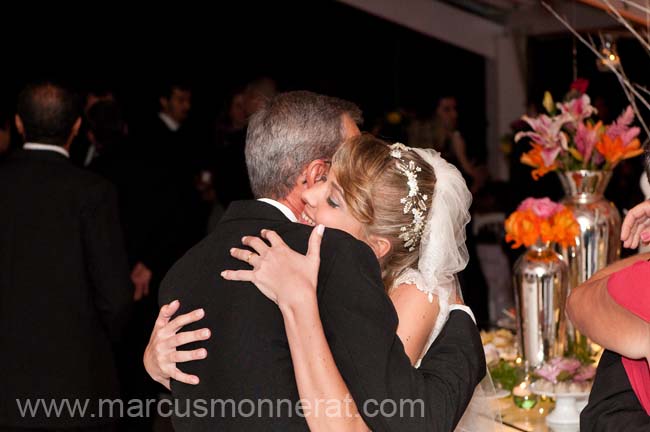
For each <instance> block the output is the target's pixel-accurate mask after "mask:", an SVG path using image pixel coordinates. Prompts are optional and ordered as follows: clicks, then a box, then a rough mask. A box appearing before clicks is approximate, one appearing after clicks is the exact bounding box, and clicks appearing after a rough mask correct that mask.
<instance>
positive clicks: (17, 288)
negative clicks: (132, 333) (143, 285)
mask: <svg viewBox="0 0 650 432" xmlns="http://www.w3.org/2000/svg"><path fill="white" fill-rule="evenodd" d="M80 124H81V119H80V110H79V108H78V105H77V103H76V100H75V98H74V97H73V96H72V95H71V94H70V93H69V92H68V91H67V90H65V89H64V88H62V87H60V86H57V85H54V84H50V83H45V84H35V85H31V86H28V87H27V88H26V89H25V90H23V92H22V93H21V94H20V96H19V100H18V108H17V116H16V127H17V130H18V132H19V133H20V134H21V135H22V137H23V138H24V140H25V142H26V143H25V145H24V148H23V149H21V150H17V151H16V152H14V153H13V154H12V155H11V156H10V157H9V158H8V159H7V160H6V161H4V162H3V163H2V165H0V209H1V210H0V214H1V215H2V216H1V220H2V223H0V346H2V351H3V353H4V354H5V355H3V356H1V358H0V370H1V371H2V373H0V430H2V431H7V430H20V431H29V430H39V431H41V430H59V429H66V430H68V429H69V430H93V431H103V430H107V431H109V430H114V427H113V424H114V421H115V420H114V419H112V418H108V416H106V414H105V413H104V415H103V416H100V415H99V412H98V409H99V406H98V401H99V399H100V398H108V399H115V398H118V397H119V393H118V382H117V375H116V370H115V362H114V357H113V349H114V346H113V345H114V344H115V343H116V342H118V341H119V340H120V337H121V333H122V329H123V325H124V323H125V322H126V319H127V316H128V312H129V307H130V303H131V297H132V295H133V294H132V287H131V285H130V282H129V274H128V267H127V263H126V254H125V251H124V245H123V241H122V232H121V229H120V225H119V219H118V211H117V202H116V194H115V191H114V189H113V187H112V186H111V185H110V184H109V183H108V182H106V181H105V180H103V179H102V178H100V177H98V176H96V175H94V174H91V173H89V172H86V171H83V170H81V169H78V168H76V167H75V166H74V165H73V164H72V163H71V162H70V161H69V159H68V158H69V153H68V151H69V148H70V143H71V142H72V139H73V138H74V136H75V134H76V133H77V132H78V130H79V126H80ZM17 399H18V400H19V401H17ZM27 399H30V400H31V402H32V403H33V404H37V403H38V402H37V400H38V399H42V400H43V402H41V403H44V404H46V405H48V406H52V405H50V404H51V403H53V404H61V403H64V400H65V399H67V400H68V402H69V403H70V405H73V404H74V403H75V400H79V403H80V404H81V405H84V403H87V404H88V405H87V411H86V412H85V414H81V413H80V412H76V413H74V412H72V413H71V412H70V411H68V410H67V409H63V411H62V412H61V413H60V415H55V414H54V413H50V414H49V415H48V414H47V413H46V412H45V410H44V409H43V408H41V409H40V410H39V409H37V410H36V411H35V412H32V413H30V411H29V410H28V411H26V415H22V414H21V406H22V407H23V408H24V407H25V403H26V400H27ZM85 401H87V402H85ZM33 406H34V405H33ZM30 428H31V429H30Z"/></svg>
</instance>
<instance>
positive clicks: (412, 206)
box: [390, 143, 429, 252]
mask: <svg viewBox="0 0 650 432" xmlns="http://www.w3.org/2000/svg"><path fill="white" fill-rule="evenodd" d="M390 149H391V151H390V155H391V156H392V157H394V158H395V159H397V169H398V170H399V172H400V173H402V174H403V175H404V176H405V177H406V184H407V185H408V189H409V192H408V195H407V196H405V197H404V198H402V199H401V200H400V203H401V204H404V209H403V211H404V214H408V213H411V214H412V215H413V221H412V222H411V223H410V224H408V225H406V226H403V227H401V228H400V232H401V234H400V235H399V238H400V239H402V240H403V241H404V247H405V248H406V249H408V251H409V252H413V251H414V250H415V248H416V247H417V245H418V243H419V241H420V238H421V237H422V232H423V231H424V227H425V225H426V218H425V213H426V211H427V204H426V201H427V200H428V199H429V197H428V196H427V195H426V194H422V193H420V188H419V187H418V173H419V172H420V171H422V169H421V168H420V167H419V166H417V165H416V164H415V162H413V161H409V162H406V161H405V160H404V158H402V152H408V151H410V150H411V149H410V148H409V147H407V146H405V145H404V144H401V143H395V144H393V145H391V146H390Z"/></svg>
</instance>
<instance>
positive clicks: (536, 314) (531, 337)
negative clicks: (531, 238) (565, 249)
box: [513, 242, 569, 369]
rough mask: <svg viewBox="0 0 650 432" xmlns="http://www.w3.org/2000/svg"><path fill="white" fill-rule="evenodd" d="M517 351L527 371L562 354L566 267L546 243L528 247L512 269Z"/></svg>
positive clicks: (563, 350)
mask: <svg viewBox="0 0 650 432" xmlns="http://www.w3.org/2000/svg"><path fill="white" fill-rule="evenodd" d="M513 278H514V286H515V302H516V304H517V333H518V336H519V349H520V352H521V355H522V356H523V358H524V360H526V361H528V363H529V365H530V367H531V368H533V369H534V368H536V367H538V366H540V365H542V364H543V363H544V362H546V361H547V360H550V359H551V358H553V357H557V356H561V355H563V354H564V352H565V350H566V347H567V328H566V323H567V319H566V317H565V313H564V310H565V303H566V298H567V291H568V282H569V279H568V267H567V265H566V262H565V261H564V258H563V257H562V256H561V255H560V254H558V253H557V252H555V250H554V249H553V248H552V247H551V245H550V244H549V243H541V242H540V243H537V244H536V245H534V246H531V247H530V248H529V249H528V250H527V251H526V253H525V254H524V255H522V256H521V257H520V258H519V259H518V260H517V262H516V263H515V266H514V269H513Z"/></svg>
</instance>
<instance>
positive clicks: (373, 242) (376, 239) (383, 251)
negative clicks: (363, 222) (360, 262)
mask: <svg viewBox="0 0 650 432" xmlns="http://www.w3.org/2000/svg"><path fill="white" fill-rule="evenodd" d="M368 244H369V245H370V248H371V249H372V251H373V252H374V253H375V256H376V257H377V259H381V258H383V257H385V256H386V255H388V252H390V249H391V247H392V245H391V243H390V240H388V239H387V238H386V237H381V236H376V235H370V237H369V238H368Z"/></svg>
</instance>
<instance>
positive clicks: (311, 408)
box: [222, 227, 369, 432]
mask: <svg viewBox="0 0 650 432" xmlns="http://www.w3.org/2000/svg"><path fill="white" fill-rule="evenodd" d="M322 233H323V231H322V228H320V229H319V228H318V227H317V228H315V229H314V232H313V233H312V235H311V237H310V239H309V251H308V252H307V255H306V256H305V255H302V254H299V253H297V252H294V251H293V250H291V248H289V247H288V246H287V245H286V244H285V243H284V241H282V239H281V238H280V236H278V235H277V234H276V233H275V232H272V231H264V232H263V234H262V235H263V236H264V237H265V238H266V239H268V240H269V241H270V242H271V245H272V247H271V248H269V247H268V246H267V245H266V244H265V243H264V242H263V241H262V240H260V239H258V238H256V237H246V238H244V241H243V242H244V244H245V245H247V246H249V247H251V248H253V249H254V250H255V251H256V252H257V254H259V255H258V256H254V255H250V254H251V252H249V251H245V250H241V249H233V250H232V251H231V254H232V255H233V256H234V257H235V258H238V259H240V260H242V261H246V262H250V264H251V265H252V266H253V267H254V270H253V271H247V270H239V271H231V270H227V271H224V272H223V273H222V276H223V277H224V278H225V279H229V280H243V281H249V282H253V283H255V285H256V286H257V287H258V289H259V290H260V291H261V292H262V293H263V294H264V295H266V296H267V297H268V298H269V299H271V300H273V301H274V302H276V303H277V304H278V306H279V308H280V311H281V312H282V317H283V319H284V325H285V329H286V333H287V339H288V342H289V349H290V351H291V360H292V362H293V366H294V372H295V375H296V383H297V385H298V392H299V394H300V399H301V401H303V402H306V404H303V408H304V415H305V418H306V420H307V424H308V425H309V429H310V430H312V431H343V432H348V431H350V432H353V431H368V430H369V428H368V426H367V425H366V424H365V422H364V421H363V418H362V417H361V416H360V414H359V411H358V409H357V406H356V404H355V403H354V400H353V399H352V397H351V396H350V392H349V390H348V387H347V385H346V384H345V381H344V380H343V377H342V376H341V373H340V372H339V370H338V368H337V366H336V363H335V362H334V357H333V356H332V351H331V350H330V347H329V345H328V343H327V339H326V338H325V332H324V330H323V326H322V323H321V319H320V314H319V310H318V299H317V296H316V285H317V279H318V269H319V266H320V258H319V250H320V242H321V239H322ZM279 268H282V269H283V271H281V272H280V271H277V269H279ZM332 406H335V407H336V409H332Z"/></svg>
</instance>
